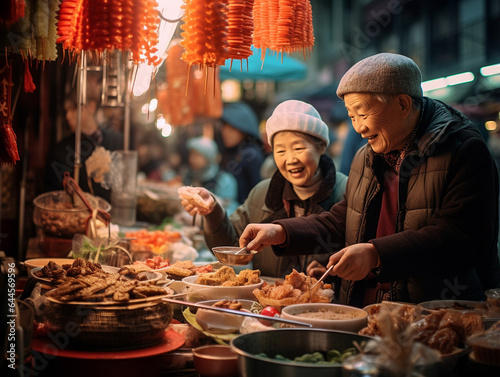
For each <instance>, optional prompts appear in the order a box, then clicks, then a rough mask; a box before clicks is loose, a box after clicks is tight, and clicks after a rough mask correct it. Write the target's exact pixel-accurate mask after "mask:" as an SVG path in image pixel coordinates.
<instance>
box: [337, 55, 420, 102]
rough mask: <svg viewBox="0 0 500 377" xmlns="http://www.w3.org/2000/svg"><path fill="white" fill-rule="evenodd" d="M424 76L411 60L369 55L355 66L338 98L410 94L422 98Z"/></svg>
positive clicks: (346, 76) (339, 89) (341, 84)
mask: <svg viewBox="0 0 500 377" xmlns="http://www.w3.org/2000/svg"><path fill="white" fill-rule="evenodd" d="M421 84H422V74H421V72H420V69H419V68H418V66H417V64H416V63H415V62H414V61H413V60H412V59H410V58H408V57H406V56H403V55H399V54H391V53H387V52H386V53H381V54H377V55H373V56H369V57H367V58H365V59H363V60H360V61H359V62H357V63H356V64H354V65H353V66H352V67H351V68H350V69H349V70H348V71H347V72H346V73H345V75H344V76H343V77H342V79H341V80H340V83H339V86H338V88H337V95H338V96H339V97H340V98H341V99H344V95H345V94H347V93H383V94H394V95H397V94H408V95H409V96H411V97H416V98H421V97H422V86H421Z"/></svg>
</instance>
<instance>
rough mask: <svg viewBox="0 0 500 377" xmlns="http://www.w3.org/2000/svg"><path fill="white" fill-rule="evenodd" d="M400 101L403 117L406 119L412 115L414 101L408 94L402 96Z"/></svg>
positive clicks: (399, 98)
mask: <svg viewBox="0 0 500 377" xmlns="http://www.w3.org/2000/svg"><path fill="white" fill-rule="evenodd" d="M398 100H399V107H400V108H401V112H402V114H403V117H404V118H406V117H407V116H408V115H409V114H410V110H411V107H412V106H413V99H412V98H411V97H410V96H409V95H408V94H400V95H399V96H398Z"/></svg>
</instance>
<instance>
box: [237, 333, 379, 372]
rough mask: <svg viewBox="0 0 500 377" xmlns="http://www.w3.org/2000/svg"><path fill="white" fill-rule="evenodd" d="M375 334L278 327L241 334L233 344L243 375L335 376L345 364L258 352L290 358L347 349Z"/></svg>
mask: <svg viewBox="0 0 500 377" xmlns="http://www.w3.org/2000/svg"><path fill="white" fill-rule="evenodd" d="M370 339H372V338H371V337H368V336H364V335H358V334H353V333H348V332H343V331H333V330H320V329H277V330H271V331H262V332H254V333H250V334H244V335H240V336H238V337H237V338H234V339H233V340H231V348H232V349H233V350H234V351H235V352H236V353H237V354H238V368H239V373H240V374H239V375H240V376H242V377H252V376H260V375H262V376H264V375H265V376H287V377H310V376H314V377H334V376H341V375H342V365H341V364H332V365H325V364H305V363H304V364H297V363H290V362H286V361H280V360H276V359H272V358H266V357H262V356H258V354H259V353H262V352H263V353H265V354H266V355H268V356H270V357H274V356H275V355H277V354H279V355H282V356H285V357H288V358H292V359H293V358H294V357H296V356H300V355H303V354H305V353H312V352H316V351H320V352H327V351H329V350H331V349H337V350H339V351H344V350H346V349H347V348H350V347H353V346H354V343H353V342H354V341H356V342H358V343H361V342H363V341H368V340H370Z"/></svg>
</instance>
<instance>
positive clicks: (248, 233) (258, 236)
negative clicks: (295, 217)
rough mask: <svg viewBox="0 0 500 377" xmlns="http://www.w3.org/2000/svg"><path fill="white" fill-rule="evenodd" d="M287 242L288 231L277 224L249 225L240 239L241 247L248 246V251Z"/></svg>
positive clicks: (260, 249)
mask: <svg viewBox="0 0 500 377" xmlns="http://www.w3.org/2000/svg"><path fill="white" fill-rule="evenodd" d="M285 242H286V231H285V229H284V228H283V227H282V226H281V225H277V224H248V225H247V226H246V228H245V230H244V231H243V233H242V234H241V237H240V247H244V246H246V247H247V249H248V250H255V251H262V249H264V248H265V247H266V246H271V245H281V244H283V243H285Z"/></svg>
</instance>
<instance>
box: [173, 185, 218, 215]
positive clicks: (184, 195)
mask: <svg viewBox="0 0 500 377" xmlns="http://www.w3.org/2000/svg"><path fill="white" fill-rule="evenodd" d="M177 192H178V194H179V198H181V199H182V200H185V201H187V202H188V203H189V204H191V205H192V206H193V207H196V208H199V209H203V210H208V209H210V206H209V205H208V204H207V203H205V201H204V200H203V198H202V197H201V196H200V195H199V194H198V193H196V192H193V191H191V189H190V187H189V186H183V187H179V189H178V190H177Z"/></svg>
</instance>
